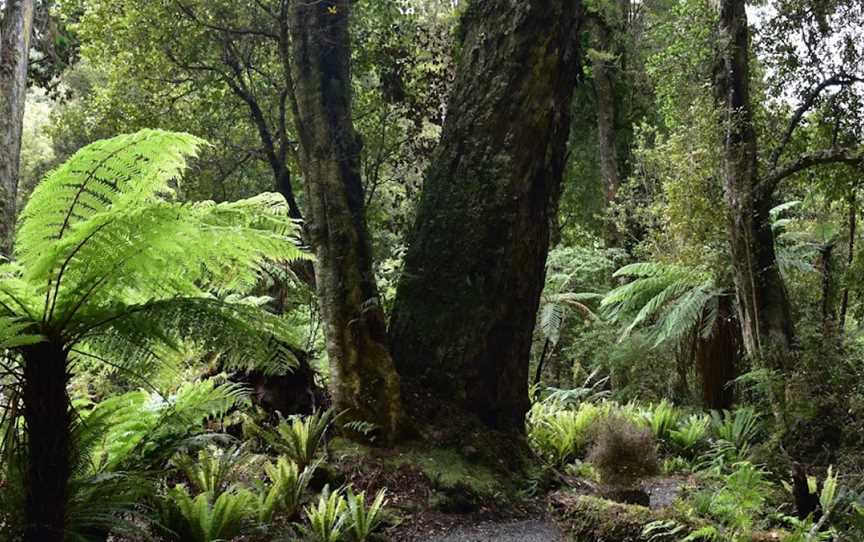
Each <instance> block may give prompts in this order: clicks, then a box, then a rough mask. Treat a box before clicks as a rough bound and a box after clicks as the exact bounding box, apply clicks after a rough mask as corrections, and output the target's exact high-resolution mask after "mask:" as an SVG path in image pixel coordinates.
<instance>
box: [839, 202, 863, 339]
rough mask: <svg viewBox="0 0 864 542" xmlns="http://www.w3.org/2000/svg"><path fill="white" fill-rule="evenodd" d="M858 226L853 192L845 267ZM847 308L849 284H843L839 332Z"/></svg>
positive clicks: (852, 257)
mask: <svg viewBox="0 0 864 542" xmlns="http://www.w3.org/2000/svg"><path fill="white" fill-rule="evenodd" d="M857 226H858V208H857V202H856V201H855V192H854V190H853V192H852V195H851V196H849V240H848V244H847V245H846V269H849V268H851V267H852V262H853V261H854V260H855V236H856V235H857V229H858V228H857ZM848 310H849V285H848V284H844V286H843V296H842V298H841V300H840V318H839V320H838V323H837V329H838V331H839V332H840V333H843V331H844V330H845V329H846V312H847V311H848Z"/></svg>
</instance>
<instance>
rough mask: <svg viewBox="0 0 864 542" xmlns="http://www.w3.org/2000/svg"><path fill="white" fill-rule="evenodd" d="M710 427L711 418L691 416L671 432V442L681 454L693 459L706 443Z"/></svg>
mask: <svg viewBox="0 0 864 542" xmlns="http://www.w3.org/2000/svg"><path fill="white" fill-rule="evenodd" d="M710 425H711V417H710V416H707V415H701V414H691V415H690V416H688V417H687V419H686V420H684V421H683V422H682V423H681V424H680V425H679V427H678V428H677V429H672V430H671V431H669V441H670V442H671V443H672V445H673V446H674V447H675V449H676V450H677V451H678V452H679V453H682V454H686V455H687V456H688V457H693V456H695V454H696V453H697V452H698V451H699V449H700V447H701V446H702V444H703V443H704V442H705V439H706V437H707V435H708V428H709V427H710Z"/></svg>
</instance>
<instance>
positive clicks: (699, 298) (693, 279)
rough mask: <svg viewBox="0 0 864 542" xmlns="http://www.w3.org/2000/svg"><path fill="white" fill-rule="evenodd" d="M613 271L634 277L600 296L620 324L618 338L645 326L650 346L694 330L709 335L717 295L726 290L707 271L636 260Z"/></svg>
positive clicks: (671, 341)
mask: <svg viewBox="0 0 864 542" xmlns="http://www.w3.org/2000/svg"><path fill="white" fill-rule="evenodd" d="M615 276H616V277H630V278H632V279H633V280H632V281H631V282H628V283H627V284H624V285H621V286H618V287H617V288H615V289H614V290H612V291H610V292H609V293H608V294H607V295H606V296H605V297H604V298H603V301H602V302H601V303H600V307H601V309H602V310H603V313H604V314H605V315H606V317H607V318H609V319H611V320H612V321H615V322H619V323H621V324H622V325H624V329H623V332H622V334H621V338H622V339H624V338H626V337H628V336H629V335H630V334H631V333H632V332H633V331H634V330H635V329H637V328H645V329H646V330H647V331H648V332H649V335H650V337H651V340H652V342H653V345H654V346H655V347H656V346H660V345H661V344H665V343H675V342H677V341H680V340H681V339H683V338H684V337H685V336H687V335H689V334H691V333H692V332H693V331H694V330H696V331H697V332H698V333H699V334H700V335H701V336H703V337H706V336H708V335H709V334H710V332H711V330H712V329H713V327H714V321H715V320H716V318H717V299H718V296H721V295H725V291H724V290H723V289H722V288H719V287H717V286H716V285H715V283H714V280H713V278H712V277H711V276H710V274H709V273H707V272H705V271H703V270H701V269H693V268H688V267H684V266H678V265H671V264H663V263H655V262H643V263H635V264H630V265H627V266H624V267H622V268H621V269H619V270H618V271H617V272H616V273H615Z"/></svg>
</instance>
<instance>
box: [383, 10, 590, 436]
mask: <svg viewBox="0 0 864 542" xmlns="http://www.w3.org/2000/svg"><path fill="white" fill-rule="evenodd" d="M580 7H581V5H580V3H579V2H578V1H576V0H522V1H520V2H513V1H510V0H488V1H483V2H471V3H470V4H469V5H468V9H467V11H466V12H465V14H464V15H463V19H462V28H463V29H464V31H465V33H464V42H463V46H462V53H461V58H460V62H459V68H458V70H457V74H456V80H455V83H454V87H453V91H452V94H451V96H450V100H449V106H448V110H447V118H446V121H445V124H444V131H443V135H442V139H441V142H440V143H439V146H438V149H437V151H436V158H435V159H434V160H433V164H432V166H431V167H430V169H429V171H428V172H427V177H426V184H425V186H424V191H423V196H422V199H421V201H420V205H419V210H418V216H417V222H416V224H415V226H414V229H413V231H412V234H411V236H410V244H409V250H408V254H407V256H406V259H405V270H404V272H403V275H402V278H401V281H400V283H399V286H398V291H397V299H396V303H395V307H394V312H393V318H392V321H391V345H392V348H393V354H394V357H395V359H396V361H397V368H398V369H399V373H400V375H401V376H402V377H403V381H409V382H411V384H412V388H413V389H414V390H425V391H423V392H422V393H418V398H416V399H415V398H411V399H410V400H409V402H417V401H426V400H427V399H426V397H427V396H428V395H430V394H432V395H433V396H434V397H436V398H438V399H439V400H442V401H445V402H449V403H450V404H457V405H462V406H464V407H465V408H467V409H468V411H469V412H473V413H475V414H477V415H478V416H479V417H480V418H481V419H482V420H483V421H484V422H485V423H486V424H488V425H490V426H492V427H498V428H503V429H507V430H510V429H512V430H515V431H522V430H524V425H523V419H524V415H525V412H526V410H527V408H528V403H529V401H528V362H529V354H530V350H531V340H532V332H533V329H534V323H535V318H536V315H537V308H538V304H539V300H540V293H541V290H542V288H543V281H544V276H545V263H546V255H547V252H548V249H549V238H550V231H549V230H550V222H551V221H550V212H551V210H552V209H554V208H555V202H556V201H557V198H558V197H559V195H560V183H561V176H562V172H563V169H564V158H565V147H566V141H567V137H568V131H569V122H570V115H569V111H570V105H571V100H572V95H573V89H574V86H575V75H576V69H575V68H576V65H577V51H576V50H575V47H576V39H575V32H576V29H577V25H578V22H579V20H580V16H579V10H580ZM430 421H432V422H433V423H434V420H430Z"/></svg>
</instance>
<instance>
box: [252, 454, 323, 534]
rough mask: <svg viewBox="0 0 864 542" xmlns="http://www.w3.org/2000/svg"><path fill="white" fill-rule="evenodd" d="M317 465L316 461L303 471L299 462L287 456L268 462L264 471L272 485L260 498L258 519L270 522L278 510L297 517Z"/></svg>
mask: <svg viewBox="0 0 864 542" xmlns="http://www.w3.org/2000/svg"><path fill="white" fill-rule="evenodd" d="M316 467H317V463H314V464H312V465H310V466H308V467H306V468H305V469H303V471H302V472H301V471H300V469H299V467H297V463H294V462H293V461H291V460H289V459H287V458H285V457H280V458H278V459H277V460H276V464H273V463H266V464H265V465H264V472H266V473H267V478H268V479H269V480H270V484H271V485H270V488H269V489H267V490H266V491H263V492H262V494H261V497H260V498H259V507H258V520H259V521H261V522H269V521H271V520H272V519H273V516H274V514H275V513H277V512H279V513H283V514H284V515H285V516H287V517H288V518H294V517H296V516H297V515H298V513H299V512H300V507H301V506H302V504H303V497H304V495H305V493H306V489H307V488H308V487H309V481H310V480H311V479H312V476H313V475H314V474H315V469H316Z"/></svg>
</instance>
